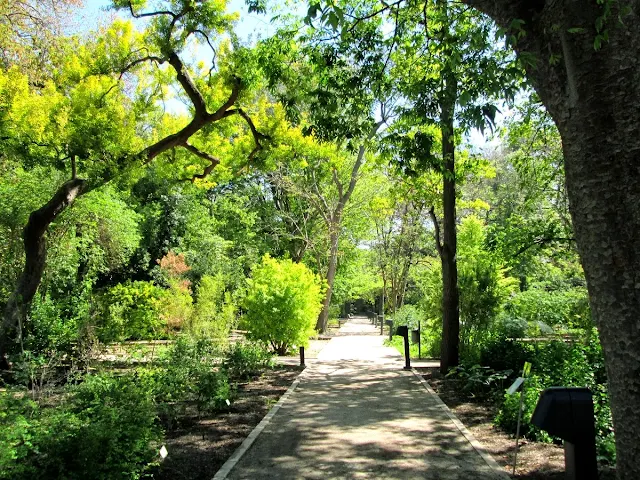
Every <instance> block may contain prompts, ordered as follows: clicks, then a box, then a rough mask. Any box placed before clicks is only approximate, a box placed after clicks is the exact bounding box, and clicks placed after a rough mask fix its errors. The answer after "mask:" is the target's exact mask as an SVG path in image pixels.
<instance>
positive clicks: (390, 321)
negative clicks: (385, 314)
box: [384, 320, 393, 341]
mask: <svg viewBox="0 0 640 480" xmlns="http://www.w3.org/2000/svg"><path fill="white" fill-rule="evenodd" d="M384 324H385V325H387V326H388V327H389V341H391V340H393V320H385V321H384Z"/></svg>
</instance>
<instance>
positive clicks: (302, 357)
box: [300, 347, 305, 367]
mask: <svg viewBox="0 0 640 480" xmlns="http://www.w3.org/2000/svg"><path fill="white" fill-rule="evenodd" d="M300 366H301V367H304V366H305V365H304V347H300Z"/></svg>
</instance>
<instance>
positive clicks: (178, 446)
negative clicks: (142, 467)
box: [153, 365, 301, 480]
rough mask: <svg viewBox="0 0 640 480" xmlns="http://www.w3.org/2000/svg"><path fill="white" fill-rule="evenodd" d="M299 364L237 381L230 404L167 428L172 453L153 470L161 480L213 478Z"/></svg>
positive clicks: (277, 396) (202, 479) (168, 444)
mask: <svg viewBox="0 0 640 480" xmlns="http://www.w3.org/2000/svg"><path fill="white" fill-rule="evenodd" d="M300 371H301V370H300V367H296V366H290V365H280V366H277V367H275V368H274V369H273V370H267V371H266V372H265V373H264V374H263V375H262V376H260V377H259V378H256V379H254V380H252V381H250V382H247V383H244V384H240V385H238V390H237V398H236V399H235V401H234V402H233V403H232V405H231V408H230V409H229V410H228V411H226V412H220V413H218V414H215V415H211V416H208V417H205V418H201V419H199V420H198V419H197V418H193V419H191V421H190V422H188V423H185V424H183V425H181V426H180V427H179V428H177V429H176V430H174V431H171V432H167V435H166V443H165V445H166V448H167V451H168V452H169V455H168V456H167V458H165V460H164V461H163V462H162V464H161V465H160V466H159V467H158V468H157V469H156V471H154V472H153V478H154V479H159V480H170V479H171V480H204V479H206V480H211V478H213V476H214V475H215V473H216V472H217V471H218V469H219V468H220V467H221V466H222V464H223V463H224V462H225V461H226V460H227V458H229V457H230V456H231V454H233V452H234V451H235V449H236V448H238V446H240V444H241V443H242V441H243V440H244V439H245V438H246V437H247V436H248V435H249V433H250V432H251V430H253V428H254V427H255V426H256V425H257V424H258V423H259V422H260V420H262V418H263V417H264V416H265V415H266V414H267V412H268V411H269V409H270V408H271V407H272V406H273V405H274V404H275V403H276V402H277V401H278V399H279V398H280V397H281V396H282V395H283V394H284V392H286V390H287V388H289V386H290V385H291V384H292V383H293V381H294V380H295V378H296V377H297V375H298V374H299V373H300Z"/></svg>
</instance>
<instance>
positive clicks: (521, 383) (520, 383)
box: [507, 362, 531, 475]
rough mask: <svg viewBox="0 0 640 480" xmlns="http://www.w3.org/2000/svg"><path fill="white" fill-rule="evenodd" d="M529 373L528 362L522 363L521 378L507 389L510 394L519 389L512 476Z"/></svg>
mask: <svg viewBox="0 0 640 480" xmlns="http://www.w3.org/2000/svg"><path fill="white" fill-rule="evenodd" d="M530 372H531V364H530V363H529V362H524V367H522V376H521V377H518V378H516V381H515V382H513V384H512V385H511V386H510V387H509V389H508V390H507V393H509V394H512V393H515V392H516V391H517V390H518V388H520V387H522V388H520V407H519V408H518V426H517V427H516V450H515V452H514V454H513V472H512V475H515V474H516V463H517V462H518V441H519V440H520V422H521V421H522V404H523V403H524V383H525V380H526V379H527V376H528V375H529V373H530Z"/></svg>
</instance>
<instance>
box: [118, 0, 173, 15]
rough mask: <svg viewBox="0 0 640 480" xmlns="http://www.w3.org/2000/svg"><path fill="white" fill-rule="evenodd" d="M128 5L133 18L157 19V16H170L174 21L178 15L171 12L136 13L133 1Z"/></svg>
mask: <svg viewBox="0 0 640 480" xmlns="http://www.w3.org/2000/svg"><path fill="white" fill-rule="evenodd" d="M127 4H128V6H129V12H130V13H131V16H132V17H133V18H144V17H155V16H157V15H169V16H171V17H173V18H174V19H175V18H176V14H175V13H173V12H170V11H169V10H157V11H155V12H147V13H136V12H135V11H134V10H133V4H132V3H131V0H129V1H128V2H127Z"/></svg>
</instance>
